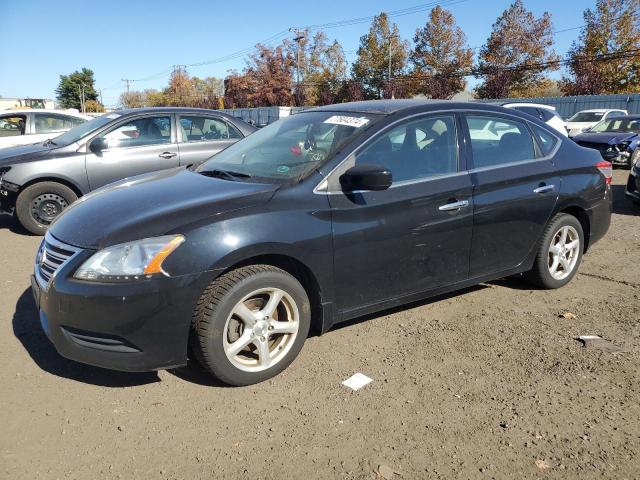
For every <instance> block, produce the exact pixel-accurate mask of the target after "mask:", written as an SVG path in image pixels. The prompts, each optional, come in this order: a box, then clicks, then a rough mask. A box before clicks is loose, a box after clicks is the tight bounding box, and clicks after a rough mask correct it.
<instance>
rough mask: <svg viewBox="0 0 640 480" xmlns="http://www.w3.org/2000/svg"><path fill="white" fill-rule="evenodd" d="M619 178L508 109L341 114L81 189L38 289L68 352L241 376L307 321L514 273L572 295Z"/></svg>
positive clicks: (294, 345)
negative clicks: (206, 157) (190, 361)
mask: <svg viewBox="0 0 640 480" xmlns="http://www.w3.org/2000/svg"><path fill="white" fill-rule="evenodd" d="M294 132H295V133H294ZM317 135H320V136H321V139H319V138H317ZM283 139H286V140H287V141H286V142H285V141H283ZM319 148H321V149H322V151H323V152H322V155H320V154H316V150H317V149H319ZM610 181H611V164H610V163H609V162H606V161H603V159H602V158H601V156H600V154H599V153H598V152H597V151H595V150H592V149H586V148H582V147H580V146H578V145H576V144H575V143H574V142H572V141H571V140H568V139H566V138H563V137H562V136H560V135H559V134H557V133H556V132H555V131H554V130H553V129H551V128H549V127H548V126H546V125H545V124H544V123H542V122H541V121H538V119H536V118H534V117H531V116H529V115H525V114H521V113H518V112H516V111H514V110H507V109H504V108H501V107H495V106H489V105H482V104H475V103H452V102H446V101H443V102H424V101H408V100H405V101H400V100H397V101H374V102H358V103H350V104H349V103H347V104H342V105H331V106H326V107H322V108H316V109H313V110H309V111H306V112H303V113H300V114H297V115H294V116H292V117H289V118H287V119H284V120H281V121H279V122H276V123H274V124H272V125H269V126H267V127H265V128H264V129H262V130H259V131H258V132H256V133H254V134H252V135H251V136H249V137H247V138H246V139H244V140H242V141H240V142H238V143H236V144H234V145H232V146H230V147H229V148H227V149H226V150H224V151H223V152H222V153H220V154H218V155H217V156H216V157H214V158H212V159H211V160H210V161H208V162H205V163H204V164H202V165H200V166H198V167H190V168H184V167H183V168H177V169H173V170H165V171H161V172H157V173H152V174H145V175H142V176H137V177H133V178H129V179H127V180H124V181H120V182H118V183H114V184H111V185H109V186H106V187H103V188H102V189H99V190H97V191H95V192H94V193H91V194H89V195H86V196H85V197H83V198H81V199H80V200H79V201H77V202H76V203H74V204H73V205H72V206H71V207H70V208H68V209H67V210H66V211H65V212H64V213H63V214H62V215H61V216H60V217H59V218H58V219H57V220H56V221H55V222H54V223H53V224H52V226H51V228H50V229H49V231H48V233H47V235H46V237H45V239H44V241H43V242H42V245H41V247H40V249H39V251H38V253H37V258H36V263H35V272H34V277H33V280H32V286H33V292H34V294H35V299H36V303H37V305H38V309H39V312H40V321H41V324H42V327H43V329H44V331H45V332H46V333H47V335H48V336H49V338H50V339H51V341H52V342H53V343H54V345H55V347H56V348H57V350H58V351H59V352H60V354H62V355H63V356H65V357H68V358H71V359H74V360H77V361H80V362H85V363H88V364H93V365H98V366H102V367H107V368H111V369H116V370H128V371H145V370H154V369H163V368H170V367H176V366H180V365H184V364H185V363H186V362H187V358H188V357H189V355H193V357H195V358H196V359H197V360H198V361H199V362H200V363H201V364H202V365H203V367H204V368H205V369H207V370H208V371H210V372H211V374H213V375H214V376H216V377H217V378H219V379H220V380H222V381H224V382H226V383H229V384H233V385H247V384H252V383H255V382H260V381H263V380H265V379H267V378H270V377H272V376H274V375H276V374H278V373H279V372H281V371H282V370H284V369H285V368H286V367H287V366H288V365H289V364H290V363H291V362H292V361H293V359H294V358H295V357H296V356H297V355H298V353H299V352H300V350H301V348H302V345H303V343H304V341H305V339H306V338H307V336H308V334H309V332H310V329H311V330H313V331H316V332H320V333H321V332H326V331H327V330H328V329H330V328H331V327H332V326H333V325H335V324H337V323H339V322H343V321H345V320H348V319H351V318H354V317H358V316H362V315H364V314H369V313H372V312H376V311H380V310H383V309H386V308H389V307H394V306H398V305H401V304H406V303H408V302H411V301H415V300H418V299H422V298H425V297H429V296H433V295H436V294H440V293H443V292H447V291H452V290H457V289H460V288H464V287H467V286H469V285H473V284H477V283H479V282H484V281H487V280H491V279H495V278H499V277H505V276H508V275H514V274H520V273H523V274H524V275H525V276H526V278H528V279H530V280H531V282H532V283H533V284H534V285H536V286H537V287H539V288H540V287H541V288H558V287H561V286H563V285H565V284H566V283H568V282H569V281H570V280H571V279H572V278H573V276H574V275H575V274H576V272H577V270H578V268H579V266H580V261H581V259H582V255H583V253H584V252H586V251H587V250H588V248H589V247H590V246H591V245H593V243H594V242H596V241H597V240H598V239H600V238H601V237H602V236H603V235H604V234H605V233H606V231H607V229H608V227H609V222H610V215H611V207H612V203H611V197H612V195H611V190H610V186H609V183H610Z"/></svg>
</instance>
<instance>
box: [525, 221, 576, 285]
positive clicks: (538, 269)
mask: <svg viewBox="0 0 640 480" xmlns="http://www.w3.org/2000/svg"><path fill="white" fill-rule="evenodd" d="M583 251H584V232H583V231H582V225H581V224H580V222H579V221H578V219H577V218H576V217H574V216H573V215H569V214H566V213H559V214H557V215H556V216H555V217H553V219H552V220H551V222H549V224H548V225H547V228H546V229H545V231H544V234H543V235H542V241H541V242H540V246H539V248H538V254H537V255H536V259H535V262H534V264H533V268H532V269H531V271H529V272H527V273H526V275H525V276H526V278H527V279H528V280H530V281H531V282H532V283H534V284H535V285H537V286H539V287H542V288H546V289H552V288H560V287H562V286H564V285H566V284H567V283H569V282H570V281H571V279H572V278H573V277H574V276H575V274H576V273H577V271H578V267H579V266H580V262H581V261H582V252H583Z"/></svg>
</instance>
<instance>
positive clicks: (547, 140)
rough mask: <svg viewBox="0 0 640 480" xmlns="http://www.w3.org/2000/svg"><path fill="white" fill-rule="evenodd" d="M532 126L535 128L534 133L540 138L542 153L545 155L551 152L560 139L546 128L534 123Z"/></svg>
mask: <svg viewBox="0 0 640 480" xmlns="http://www.w3.org/2000/svg"><path fill="white" fill-rule="evenodd" d="M531 127H532V128H533V134H534V135H535V136H536V138H537V139H538V144H539V145H540V150H542V154H543V155H544V156H545V157H546V156H547V155H549V154H551V152H553V149H554V148H555V147H556V145H557V144H558V142H559V141H560V140H558V138H557V137H556V136H555V135H552V134H551V133H549V132H547V131H546V130H545V129H544V128H540V127H539V126H537V125H533V124H532V125H531Z"/></svg>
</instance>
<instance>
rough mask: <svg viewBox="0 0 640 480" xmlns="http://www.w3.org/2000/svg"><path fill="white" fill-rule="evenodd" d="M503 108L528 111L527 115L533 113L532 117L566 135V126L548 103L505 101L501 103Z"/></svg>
mask: <svg viewBox="0 0 640 480" xmlns="http://www.w3.org/2000/svg"><path fill="white" fill-rule="evenodd" d="M502 106H503V107H505V108H513V109H514V110H518V111H520V112H524V113H528V114H529V115H533V116H534V117H537V118H539V119H540V120H542V121H543V122H544V123H546V124H547V125H549V126H550V127H553V128H555V129H556V130H557V131H559V132H560V133H561V134H563V135H564V136H565V137H566V136H567V128H566V123H565V121H564V120H563V119H562V117H560V115H558V112H556V109H555V108H554V107H551V106H549V105H542V104H540V103H516V102H514V103H505V104H503V105H502Z"/></svg>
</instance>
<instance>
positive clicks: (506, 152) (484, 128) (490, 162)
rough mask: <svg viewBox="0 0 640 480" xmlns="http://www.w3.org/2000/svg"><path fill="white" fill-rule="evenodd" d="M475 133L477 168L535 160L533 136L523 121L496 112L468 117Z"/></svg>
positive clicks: (473, 134) (471, 135) (472, 140)
mask: <svg viewBox="0 0 640 480" xmlns="http://www.w3.org/2000/svg"><path fill="white" fill-rule="evenodd" d="M465 118H466V121H467V126H468V127H469V136H470V137H471V150H472V153H473V166H474V168H483V167H492V166H496V165H503V164H507V163H512V162H521V161H524V160H533V159H534V158H535V150H534V147H533V138H531V134H530V133H529V129H528V128H527V126H526V125H525V124H524V123H523V122H519V121H517V120H511V119H505V118H502V117H494V116H492V115H468V116H466V117H465Z"/></svg>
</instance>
